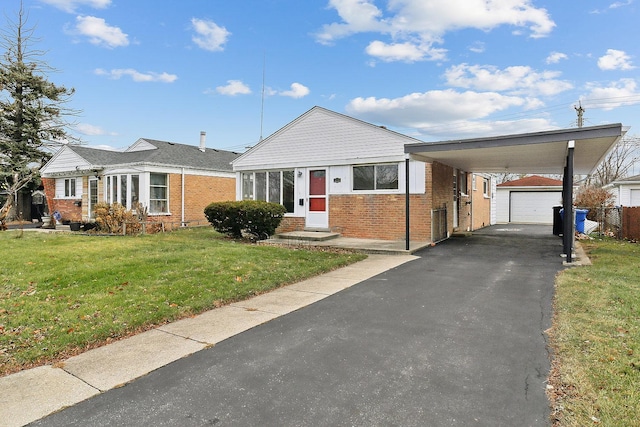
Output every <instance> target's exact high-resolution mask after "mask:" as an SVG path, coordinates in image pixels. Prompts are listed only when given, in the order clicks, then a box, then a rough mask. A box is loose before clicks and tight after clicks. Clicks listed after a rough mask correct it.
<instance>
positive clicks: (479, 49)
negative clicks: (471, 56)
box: [469, 42, 486, 53]
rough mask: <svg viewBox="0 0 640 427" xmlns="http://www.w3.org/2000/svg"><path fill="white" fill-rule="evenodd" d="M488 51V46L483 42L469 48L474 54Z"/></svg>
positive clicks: (475, 43)
mask: <svg viewBox="0 0 640 427" xmlns="http://www.w3.org/2000/svg"><path fill="white" fill-rule="evenodd" d="M485 49H486V46H485V44H484V43H483V42H474V43H473V44H472V45H471V46H469V50H470V51H471V52H473V53H483V52H484V51H485Z"/></svg>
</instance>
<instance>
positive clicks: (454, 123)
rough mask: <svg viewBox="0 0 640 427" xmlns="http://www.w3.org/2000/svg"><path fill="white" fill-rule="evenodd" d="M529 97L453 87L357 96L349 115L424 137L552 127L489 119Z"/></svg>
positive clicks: (543, 121)
mask: <svg viewBox="0 0 640 427" xmlns="http://www.w3.org/2000/svg"><path fill="white" fill-rule="evenodd" d="M528 102H529V100H528V99H526V98H520V97H513V96H503V95H500V94H499V93H495V92H473V91H466V92H458V91H455V90H452V89H448V90H443V91H440V90H434V91H429V92H424V93H412V94H409V95H406V96H403V97H400V98H395V99H387V98H380V99H377V98H374V97H371V98H355V99H353V100H351V102H350V103H349V104H348V105H347V107H346V111H347V113H348V114H351V115H354V116H356V117H358V118H361V119H363V120H366V121H370V122H372V123H384V124H385V125H388V126H391V127H398V128H413V129H417V130H418V132H419V134H420V135H423V136H427V135H430V136H437V135H440V136H445V137H446V138H452V137H455V136H458V135H463V136H464V135H466V136H468V135H474V136H478V135H495V134H505V133H522V132H528V131H535V130H540V129H549V128H550V127H551V125H550V124H549V121H548V120H546V119H544V118H536V119H526V120H515V121H489V120H486V118H487V117H488V116H489V115H491V114H493V113H497V112H500V111H504V110H507V109H509V108H511V107H526V106H527V104H528Z"/></svg>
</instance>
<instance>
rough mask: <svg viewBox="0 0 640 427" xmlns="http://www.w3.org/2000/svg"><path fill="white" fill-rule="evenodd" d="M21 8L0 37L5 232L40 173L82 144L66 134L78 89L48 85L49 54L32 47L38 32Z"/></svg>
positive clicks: (0, 179)
mask: <svg viewBox="0 0 640 427" xmlns="http://www.w3.org/2000/svg"><path fill="white" fill-rule="evenodd" d="M26 25H27V15H26V13H25V11H24V9H23V6H22V4H21V5H20V10H19V12H18V13H17V18H16V21H10V20H9V22H8V25H7V26H6V27H5V29H4V30H3V31H2V33H1V34H0V46H1V47H2V48H3V49H4V54H3V55H2V57H1V58H0V188H1V189H2V190H4V191H5V192H6V196H7V198H6V200H5V202H4V204H3V205H2V207H1V208H0V229H2V228H4V224H5V220H6V219H7V216H8V215H9V212H10V210H11V207H12V205H13V202H14V200H15V198H16V195H17V194H18V191H20V190H21V189H23V188H25V187H26V186H28V185H29V184H30V183H31V182H32V181H33V180H34V179H35V178H36V177H37V176H38V174H39V169H40V167H41V166H43V165H44V163H45V162H46V161H47V160H48V159H49V158H50V157H51V155H52V152H53V150H52V149H54V148H56V147H59V146H60V145H61V144H65V143H72V142H78V141H77V140H76V139H75V138H74V137H73V136H71V135H70V134H69V133H68V131H67V128H68V127H69V126H70V125H71V123H69V122H67V121H66V119H65V118H66V117H68V116H72V115H74V114H75V112H74V111H72V110H70V109H67V108H64V105H65V103H66V102H68V101H69V99H70V97H71V95H72V94H73V93H74V89H71V88H66V87H64V86H57V85H55V84H53V83H51V82H50V81H48V79H47V72H50V71H53V69H52V68H51V67H49V66H48V65H47V64H46V63H45V62H43V61H42V60H41V57H42V56H43V55H44V52H42V51H39V50H35V49H33V48H32V47H31V43H32V42H34V39H33V34H34V28H27V26H26Z"/></svg>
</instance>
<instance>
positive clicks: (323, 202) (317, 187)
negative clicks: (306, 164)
mask: <svg viewBox="0 0 640 427" xmlns="http://www.w3.org/2000/svg"><path fill="white" fill-rule="evenodd" d="M326 175H327V171H325V170H312V171H309V210H310V211H312V212H324V211H326V210H327V185H326Z"/></svg>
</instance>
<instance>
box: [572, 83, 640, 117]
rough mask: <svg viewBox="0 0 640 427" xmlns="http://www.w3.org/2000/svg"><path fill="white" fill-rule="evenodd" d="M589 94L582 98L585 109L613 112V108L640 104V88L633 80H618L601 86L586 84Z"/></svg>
mask: <svg viewBox="0 0 640 427" xmlns="http://www.w3.org/2000/svg"><path fill="white" fill-rule="evenodd" d="M587 89H588V90H589V93H588V94H587V95H585V96H584V97H583V98H582V104H583V105H584V107H585V108H587V109H588V108H601V109H603V110H613V109H614V108H618V107H622V106H626V105H637V104H640V87H638V82H637V81H636V80H634V79H620V80H618V81H615V82H611V83H609V85H608V86H601V85H600V84H598V83H589V84H587Z"/></svg>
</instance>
